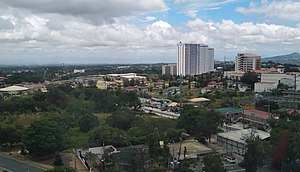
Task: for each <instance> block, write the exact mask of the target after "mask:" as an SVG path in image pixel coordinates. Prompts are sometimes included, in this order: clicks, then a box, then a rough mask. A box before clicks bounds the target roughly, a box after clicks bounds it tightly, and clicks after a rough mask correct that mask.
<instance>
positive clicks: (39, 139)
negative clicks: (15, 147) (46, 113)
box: [22, 121, 63, 155]
mask: <svg viewBox="0 0 300 172" xmlns="http://www.w3.org/2000/svg"><path fill="white" fill-rule="evenodd" d="M22 142H23V143H24V145H25V147H26V149H27V150H28V151H29V153H30V154H33V155H44V154H49V153H54V152H57V151H58V150H59V149H61V148H62V144H63V132H62V130H61V128H60V126H59V125H58V124H57V123H56V122H54V121H37V122H34V123H32V124H31V126H30V127H28V128H27V129H26V130H25V131H24V134H23V137H22Z"/></svg>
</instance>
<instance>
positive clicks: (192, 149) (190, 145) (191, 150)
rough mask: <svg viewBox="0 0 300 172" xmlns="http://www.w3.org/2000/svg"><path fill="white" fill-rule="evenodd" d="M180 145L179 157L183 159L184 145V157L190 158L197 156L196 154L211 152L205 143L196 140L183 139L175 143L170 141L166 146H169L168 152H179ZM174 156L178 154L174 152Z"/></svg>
mask: <svg viewBox="0 0 300 172" xmlns="http://www.w3.org/2000/svg"><path fill="white" fill-rule="evenodd" d="M180 146H181V151H182V152H181V155H180V159H183V150H184V147H186V152H187V153H186V158H187V159H190V158H197V154H206V153H209V152H211V149H210V148H209V147H207V146H206V145H204V144H202V143H199V142H198V141H196V140H183V141H182V142H177V143H171V144H170V145H168V147H169V148H170V152H173V149H174V152H177V153H178V152H179V149H180ZM176 156H178V154H176Z"/></svg>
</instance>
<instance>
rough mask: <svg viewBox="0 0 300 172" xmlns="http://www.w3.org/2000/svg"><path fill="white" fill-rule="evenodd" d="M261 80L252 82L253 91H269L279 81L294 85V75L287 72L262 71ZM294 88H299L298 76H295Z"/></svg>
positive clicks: (275, 86) (290, 85) (299, 80)
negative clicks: (272, 72) (265, 72)
mask: <svg viewBox="0 0 300 172" xmlns="http://www.w3.org/2000/svg"><path fill="white" fill-rule="evenodd" d="M260 78H261V81H260V82H257V83H255V84H254V91H255V92H270V91H271V90H273V89H276V88H277V86H278V84H279V83H282V84H285V85H288V86H289V87H294V83H295V82H294V80H295V78H294V76H293V75H287V74H281V73H278V74H264V73H262V74H261V76H260ZM296 89H297V90H299V89H300V79H299V76H298V77H297V78H296Z"/></svg>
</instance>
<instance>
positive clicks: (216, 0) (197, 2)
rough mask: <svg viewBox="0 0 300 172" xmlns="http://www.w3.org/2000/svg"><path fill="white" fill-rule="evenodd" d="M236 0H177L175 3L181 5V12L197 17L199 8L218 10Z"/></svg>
mask: <svg viewBox="0 0 300 172" xmlns="http://www.w3.org/2000/svg"><path fill="white" fill-rule="evenodd" d="M235 1H237V0H223V1H221V0H175V1H174V3H175V4H179V5H180V7H179V8H181V13H183V14H185V15H186V16H189V17H192V18H195V17H197V14H198V12H199V10H207V11H208V10H218V9H221V8H222V6H224V5H228V4H230V3H233V2H235Z"/></svg>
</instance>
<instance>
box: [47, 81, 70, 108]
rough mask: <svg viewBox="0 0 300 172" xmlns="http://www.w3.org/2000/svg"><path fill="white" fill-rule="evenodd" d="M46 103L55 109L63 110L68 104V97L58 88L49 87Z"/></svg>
mask: <svg viewBox="0 0 300 172" xmlns="http://www.w3.org/2000/svg"><path fill="white" fill-rule="evenodd" d="M47 90H48V92H47V101H48V102H49V103H50V104H52V105H55V106H56V107H60V108H65V107H66V106H67V104H68V102H69V96H68V94H67V93H65V92H63V91H62V90H60V89H59V88H56V87H54V86H49V87H48V88H47Z"/></svg>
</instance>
